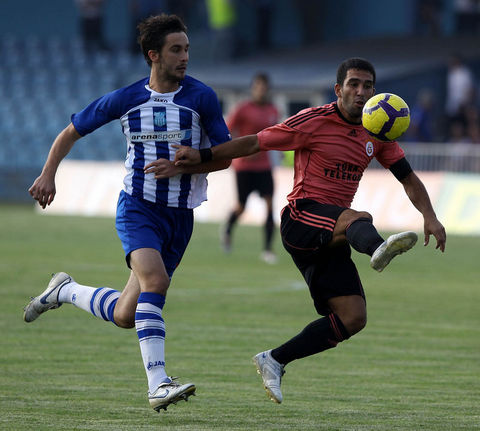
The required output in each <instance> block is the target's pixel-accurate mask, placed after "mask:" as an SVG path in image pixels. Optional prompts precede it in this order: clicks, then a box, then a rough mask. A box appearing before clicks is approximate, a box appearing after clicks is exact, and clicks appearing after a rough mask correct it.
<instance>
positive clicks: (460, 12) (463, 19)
mask: <svg viewBox="0 0 480 431" xmlns="http://www.w3.org/2000/svg"><path fill="white" fill-rule="evenodd" d="M453 7H454V14H455V32H456V33H457V34H464V35H469V36H471V35H473V34H475V33H477V32H478V31H479V29H480V1H479V0H454V3H453Z"/></svg>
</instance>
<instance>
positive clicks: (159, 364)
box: [135, 292, 168, 393]
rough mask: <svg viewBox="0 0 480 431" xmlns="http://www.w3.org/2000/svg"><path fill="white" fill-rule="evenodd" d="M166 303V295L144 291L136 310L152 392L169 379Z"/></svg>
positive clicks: (138, 330) (136, 324) (136, 326)
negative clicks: (166, 345) (163, 315)
mask: <svg viewBox="0 0 480 431" xmlns="http://www.w3.org/2000/svg"><path fill="white" fill-rule="evenodd" d="M164 304H165V296H163V295H160V294H159V293H151V292H142V293H141V294H140V296H139V297H138V302H137V310H136V312H135V329H136V330H137V335H138V340H139V342H140V352H141V354H142V359H143V365H144V366H145V372H146V373H147V380H148V390H149V391H150V393H153V392H154V391H155V390H156V389H157V387H158V385H159V384H160V383H162V382H165V381H167V379H168V376H167V374H166V372H165V322H164V320H163V318H162V309H163V306H164Z"/></svg>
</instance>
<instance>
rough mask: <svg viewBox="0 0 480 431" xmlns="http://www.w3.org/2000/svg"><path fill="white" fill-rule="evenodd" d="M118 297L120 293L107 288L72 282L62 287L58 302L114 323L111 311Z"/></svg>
mask: <svg viewBox="0 0 480 431" xmlns="http://www.w3.org/2000/svg"><path fill="white" fill-rule="evenodd" d="M119 297H120V292H119V291H118V290H114V289H110V288H108V287H99V288H97V287H90V286H84V285H82V284H78V283H77V282H75V281H72V282H71V283H68V284H66V285H64V286H62V288H61V289H60V292H59V293H58V302H60V303H61V304H63V303H68V304H73V305H75V307H78V308H81V309H82V310H85V311H88V312H89V313H91V314H93V315H94V316H95V317H100V318H102V319H103V320H106V321H110V322H113V323H115V322H114V320H113V310H114V309H115V305H116V304H117V301H118V298H119Z"/></svg>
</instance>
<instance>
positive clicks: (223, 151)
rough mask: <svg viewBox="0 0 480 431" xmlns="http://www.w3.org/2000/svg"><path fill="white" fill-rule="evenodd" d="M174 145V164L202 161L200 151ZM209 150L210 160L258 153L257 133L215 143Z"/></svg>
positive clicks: (190, 163) (188, 164)
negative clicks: (175, 149) (219, 143)
mask: <svg viewBox="0 0 480 431" xmlns="http://www.w3.org/2000/svg"><path fill="white" fill-rule="evenodd" d="M174 147H175V148H178V150H177V152H176V154H175V166H182V167H185V166H192V165H197V164H198V163H201V162H202V156H201V152H200V151H198V150H195V149H193V148H191V147H184V146H181V145H174ZM209 150H210V151H211V153H210V156H211V158H210V159H211V160H212V161H216V160H230V159H236V158H237V157H244V156H249V155H251V154H255V153H258V152H259V151H260V147H259V145H258V138H257V135H247V136H242V137H240V138H236V139H233V140H231V141H228V142H225V143H223V144H221V145H217V146H215V147H212V148H210V149H209ZM202 151H205V150H202ZM208 152H209V151H208V150H207V153H208ZM207 155H208V154H207ZM207 158H209V157H207Z"/></svg>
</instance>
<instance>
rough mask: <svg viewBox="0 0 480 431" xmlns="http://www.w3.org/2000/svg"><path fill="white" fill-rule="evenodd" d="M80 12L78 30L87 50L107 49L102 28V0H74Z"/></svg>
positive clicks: (103, 4)
mask: <svg viewBox="0 0 480 431" xmlns="http://www.w3.org/2000/svg"><path fill="white" fill-rule="evenodd" d="M75 3H76V5H77V9H78V12H79V14H80V31H81V36H82V40H83V43H84V47H85V50H86V51H87V52H94V51H108V50H109V47H108V45H107V43H106V41H105V37H104V34H103V30H104V28H103V27H104V6H105V1H104V0H75Z"/></svg>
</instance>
